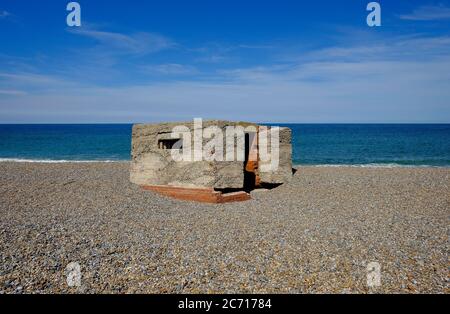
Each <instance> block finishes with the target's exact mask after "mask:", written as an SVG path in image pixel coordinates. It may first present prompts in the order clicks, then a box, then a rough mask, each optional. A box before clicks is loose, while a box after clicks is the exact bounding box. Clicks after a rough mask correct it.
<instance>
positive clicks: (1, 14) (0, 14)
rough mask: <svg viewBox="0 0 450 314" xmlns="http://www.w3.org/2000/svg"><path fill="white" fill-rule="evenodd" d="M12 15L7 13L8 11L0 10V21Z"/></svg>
mask: <svg viewBox="0 0 450 314" xmlns="http://www.w3.org/2000/svg"><path fill="white" fill-rule="evenodd" d="M11 15H12V14H11V13H9V12H8V11H4V10H3V11H2V10H0V19H4V18H7V17H8V16H11Z"/></svg>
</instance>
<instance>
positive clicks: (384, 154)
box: [0, 123, 450, 167]
mask: <svg viewBox="0 0 450 314" xmlns="http://www.w3.org/2000/svg"><path fill="white" fill-rule="evenodd" d="M269 125H280V126H288V127H290V128H291V129H292V147H293V156H292V159H293V163H294V164H295V165H313V166H342V165H347V166H355V167H426V166H432V167H450V124H275V123H273V124H269ZM131 128H132V125H131V124H4V125H0V161H15V162H92V161H97V162H117V161H127V160H130V151H131Z"/></svg>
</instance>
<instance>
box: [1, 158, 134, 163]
mask: <svg viewBox="0 0 450 314" xmlns="http://www.w3.org/2000/svg"><path fill="white" fill-rule="evenodd" d="M0 162H28V163H44V164H62V163H104V162H106V163H113V162H127V160H65V159H61V160H52V159H22V158H0Z"/></svg>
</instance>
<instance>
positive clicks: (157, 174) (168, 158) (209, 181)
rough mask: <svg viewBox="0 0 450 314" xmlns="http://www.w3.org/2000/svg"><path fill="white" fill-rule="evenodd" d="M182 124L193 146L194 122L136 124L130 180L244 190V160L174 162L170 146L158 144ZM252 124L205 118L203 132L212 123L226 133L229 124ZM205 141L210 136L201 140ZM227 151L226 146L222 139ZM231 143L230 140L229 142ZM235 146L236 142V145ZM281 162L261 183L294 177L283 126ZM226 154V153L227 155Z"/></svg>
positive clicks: (288, 135)
mask: <svg viewBox="0 0 450 314" xmlns="http://www.w3.org/2000/svg"><path fill="white" fill-rule="evenodd" d="M178 125H183V126H186V127H188V128H189V130H190V133H191V147H192V148H194V123H193V122H186V123H182V122H180V123H161V124H136V125H134V126H133V131H132V153H131V157H132V160H131V170H130V180H131V182H133V183H135V184H138V185H143V186H144V185H147V186H150V185H162V186H165V185H167V186H174V187H186V188H215V189H230V188H233V189H241V188H243V186H244V162H243V161H205V160H202V161H189V162H188V161H175V160H173V158H172V155H171V150H170V149H162V148H161V147H159V145H158V142H159V140H167V139H171V136H170V135H171V132H172V130H173V128H174V127H176V126H178ZM236 125H239V126H243V127H247V126H252V127H255V128H256V127H257V125H255V124H251V123H245V122H229V121H219V120H209V121H203V123H202V129H203V131H204V130H205V129H206V128H208V127H210V126H217V127H219V128H220V129H221V130H222V132H223V134H224V135H225V134H226V132H225V128H226V127H227V126H236ZM202 140H203V144H205V143H206V142H208V141H209V139H202ZM223 145H224V152H225V151H226V150H225V147H226V145H227V141H226V137H225V136H224V138H223ZM228 145H230V143H228ZM233 145H234V146H235V149H236V143H234V144H233ZM279 147H280V155H279V157H280V163H279V168H278V170H276V171H271V172H261V173H259V178H260V180H261V182H262V183H284V182H287V181H288V180H289V179H290V178H291V176H292V162H291V155H292V150H291V131H290V129H289V128H281V129H280V145H279ZM224 157H225V156H224Z"/></svg>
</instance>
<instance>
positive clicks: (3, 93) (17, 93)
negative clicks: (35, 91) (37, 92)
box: [0, 89, 27, 96]
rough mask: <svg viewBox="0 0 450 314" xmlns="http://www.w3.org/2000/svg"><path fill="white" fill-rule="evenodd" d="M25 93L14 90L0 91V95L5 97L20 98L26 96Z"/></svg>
mask: <svg viewBox="0 0 450 314" xmlns="http://www.w3.org/2000/svg"><path fill="white" fill-rule="evenodd" d="M26 94H27V93H26V92H24V91H21V90H14V89H10V90H5V89H0V95H6V96H22V95H26Z"/></svg>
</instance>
